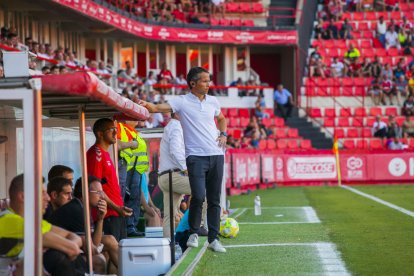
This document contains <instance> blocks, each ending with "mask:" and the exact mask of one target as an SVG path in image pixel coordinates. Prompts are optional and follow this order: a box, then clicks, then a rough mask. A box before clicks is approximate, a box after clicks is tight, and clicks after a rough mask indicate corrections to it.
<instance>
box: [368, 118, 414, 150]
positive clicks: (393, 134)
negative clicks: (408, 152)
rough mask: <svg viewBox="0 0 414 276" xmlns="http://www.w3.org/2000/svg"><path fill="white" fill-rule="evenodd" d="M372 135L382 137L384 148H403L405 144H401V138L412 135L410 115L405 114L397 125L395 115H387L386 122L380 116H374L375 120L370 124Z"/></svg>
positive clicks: (413, 131) (413, 133) (413, 128)
mask: <svg viewBox="0 0 414 276" xmlns="http://www.w3.org/2000/svg"><path fill="white" fill-rule="evenodd" d="M371 131H372V136H374V137H377V138H382V139H383V140H384V145H385V147H386V148H388V149H391V150H397V149H405V148H408V146H407V145H405V144H403V142H402V141H401V139H407V138H412V137H414V121H412V120H411V116H410V115H407V116H406V117H405V120H404V122H402V124H401V125H399V124H398V123H397V121H396V119H395V116H393V115H390V116H389V117H388V123H386V122H384V121H383V120H382V119H381V116H379V115H378V116H376V118H375V122H374V124H373V126H372V129H371Z"/></svg>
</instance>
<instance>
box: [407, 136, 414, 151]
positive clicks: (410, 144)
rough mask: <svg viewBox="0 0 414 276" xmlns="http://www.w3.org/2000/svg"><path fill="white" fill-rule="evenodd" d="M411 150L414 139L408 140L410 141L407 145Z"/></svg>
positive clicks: (413, 146)
mask: <svg viewBox="0 0 414 276" xmlns="http://www.w3.org/2000/svg"><path fill="white" fill-rule="evenodd" d="M408 145H409V146H410V148H411V149H414V138H410V141H409V143H408Z"/></svg>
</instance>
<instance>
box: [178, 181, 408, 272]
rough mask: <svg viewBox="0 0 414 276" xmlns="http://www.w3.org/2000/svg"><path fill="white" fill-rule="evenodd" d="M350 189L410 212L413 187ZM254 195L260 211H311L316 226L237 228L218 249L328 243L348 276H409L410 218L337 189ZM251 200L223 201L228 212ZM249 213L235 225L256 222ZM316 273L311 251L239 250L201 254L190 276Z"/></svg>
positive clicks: (283, 189) (282, 190) (291, 248)
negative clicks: (293, 208)
mask: <svg viewBox="0 0 414 276" xmlns="http://www.w3.org/2000/svg"><path fill="white" fill-rule="evenodd" d="M356 188H357V189H359V190H361V191H364V192H366V193H369V194H372V195H375V196H378V197H380V198H382V199H384V200H387V201H389V202H391V203H394V204H396V205H399V206H401V207H404V208H407V209H411V210H412V209H413V208H412V207H411V206H412V204H413V202H412V201H410V200H409V198H410V196H411V195H412V194H413V193H414V185H413V186H405V187H403V186H401V187H400V186H392V187H390V186H369V187H363V188H362V189H361V187H360V186H358V187H356ZM257 194H259V195H260V196H261V200H262V206H265V207H279V206H282V207H286V206H311V207H313V208H314V209H315V210H316V213H317V215H318V217H319V219H320V220H321V221H322V224H310V223H303V224H278V225H244V224H243V225H240V233H239V236H238V237H236V238H235V239H222V242H223V244H224V245H236V244H256V243H267V244H269V243H313V242H319V241H323V242H333V243H335V244H336V247H337V249H338V251H339V252H340V254H341V257H342V259H343V260H344V262H345V264H346V267H347V269H348V271H350V273H352V274H355V275H414V263H413V262H412V260H413V259H414V253H413V252H414V219H413V218H412V217H409V216H407V215H405V214H402V213H399V212H398V211H396V210H393V209H390V208H388V207H386V206H383V205H381V204H379V203H376V202H374V201H372V200H369V199H367V198H364V197H361V196H359V195H357V194H354V193H352V192H350V191H347V190H345V189H342V188H338V187H281V188H275V189H271V190H264V191H258V192H257ZM255 196H256V192H254V193H252V194H250V195H242V196H235V197H229V200H230V201H231V208H253V202H254V197H255ZM411 198H412V197H411ZM281 209H282V208H281ZM281 209H280V210H281ZM264 210H266V209H264ZM250 211H252V210H251V209H248V211H247V212H246V213H244V214H243V215H241V216H240V217H239V218H238V219H237V220H239V221H243V220H244V221H247V219H248V220H249V221H251V220H252V219H259V218H257V217H256V218H254V216H253V215H252V214H251V213H250ZM265 212H266V211H264V213H263V214H264V216H265V217H266V216H268V214H267V215H266V213H265ZM236 214H237V213H236ZM269 218H270V217H266V219H269ZM260 219H263V218H260ZM260 219H259V220H260ZM275 220H277V218H275ZM315 258H316V259H315ZM320 269H321V267H320V263H319V261H318V258H317V256H316V254H315V253H314V252H313V253H312V248H311V247H303V246H299V247H295V246H289V247H285V246H282V247H279V246H277V247H251V248H246V247H243V248H228V252H227V253H226V254H217V253H213V252H211V251H207V252H206V253H205V255H204V256H203V258H202V259H201V261H200V262H199V264H198V266H197V268H196V270H195V271H194V274H193V275H206V274H209V275H305V274H306V275H309V274H313V275H320V274H322V272H321V270H320ZM174 275H179V274H176V273H174Z"/></svg>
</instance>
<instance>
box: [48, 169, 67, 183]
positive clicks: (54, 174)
mask: <svg viewBox="0 0 414 276" xmlns="http://www.w3.org/2000/svg"><path fill="white" fill-rule="evenodd" d="M65 172H68V173H73V170H72V169H71V168H69V167H67V166H65V165H54V166H53V167H52V168H50V170H49V173H48V174H47V181H50V180H52V179H53V178H55V177H57V176H63V174H64V173H65Z"/></svg>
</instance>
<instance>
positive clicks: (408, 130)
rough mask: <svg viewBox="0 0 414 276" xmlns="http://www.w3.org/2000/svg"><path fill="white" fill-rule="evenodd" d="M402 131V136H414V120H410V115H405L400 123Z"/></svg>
mask: <svg viewBox="0 0 414 276" xmlns="http://www.w3.org/2000/svg"><path fill="white" fill-rule="evenodd" d="M402 131H403V137H404V138H408V137H411V138H413V137H414V121H412V120H411V116H410V115H407V116H405V121H404V122H403V124H402Z"/></svg>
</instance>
